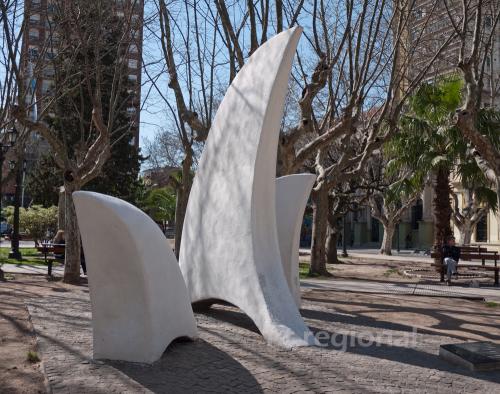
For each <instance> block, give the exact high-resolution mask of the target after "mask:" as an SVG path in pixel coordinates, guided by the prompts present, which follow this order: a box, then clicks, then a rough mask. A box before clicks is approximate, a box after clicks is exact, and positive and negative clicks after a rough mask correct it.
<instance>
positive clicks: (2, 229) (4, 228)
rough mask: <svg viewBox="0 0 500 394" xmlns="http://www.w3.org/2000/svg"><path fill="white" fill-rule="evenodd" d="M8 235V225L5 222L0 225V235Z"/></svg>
mask: <svg viewBox="0 0 500 394" xmlns="http://www.w3.org/2000/svg"><path fill="white" fill-rule="evenodd" d="M9 234H10V224H9V223H7V222H1V223H0V235H9Z"/></svg>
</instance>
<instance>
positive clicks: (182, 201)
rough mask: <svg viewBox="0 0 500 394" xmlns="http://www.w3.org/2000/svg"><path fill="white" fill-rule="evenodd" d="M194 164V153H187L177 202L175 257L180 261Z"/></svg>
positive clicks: (183, 163)
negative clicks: (183, 228)
mask: <svg viewBox="0 0 500 394" xmlns="http://www.w3.org/2000/svg"><path fill="white" fill-rule="evenodd" d="M192 164H193V156H192V152H189V151H187V152H186V156H185V158H184V160H183V162H182V185H181V187H180V188H179V189H178V190H177V200H176V202H175V256H176V257H177V259H179V252H180V250H181V241H182V227H183V226H184V218H185V216H186V209H187V204H188V200H189V193H190V192H191V185H192V179H191V166H192Z"/></svg>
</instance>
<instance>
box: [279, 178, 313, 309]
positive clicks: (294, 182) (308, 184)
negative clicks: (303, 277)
mask: <svg viewBox="0 0 500 394" xmlns="http://www.w3.org/2000/svg"><path fill="white" fill-rule="evenodd" d="M315 180H316V175H313V174H295V175H288V176H283V177H281V178H278V179H276V221H277V225H278V241H279V246H280V254H281V263H282V264H283V271H284V272H285V278H286V280H287V282H288V287H289V288H290V292H291V293H292V296H293V298H294V300H295V304H296V305H297V307H298V308H300V304H301V302H300V279H299V248H300V230H301V228H302V219H303V217H304V210H305V209H306V204H307V200H308V199H309V195H310V194H311V189H312V187H313V185H314V181H315Z"/></svg>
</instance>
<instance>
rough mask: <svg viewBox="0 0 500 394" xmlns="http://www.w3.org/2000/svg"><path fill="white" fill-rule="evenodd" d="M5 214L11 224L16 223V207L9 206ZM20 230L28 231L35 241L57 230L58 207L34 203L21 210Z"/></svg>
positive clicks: (22, 231)
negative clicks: (46, 206) (47, 206)
mask: <svg viewBox="0 0 500 394" xmlns="http://www.w3.org/2000/svg"><path fill="white" fill-rule="evenodd" d="M3 213H4V215H5V217H6V219H7V222H8V223H9V224H10V225H13V223H14V207H7V208H5V210H4V212H3ZM19 231H20V232H21V233H26V234H28V236H30V237H31V238H33V240H34V241H40V240H42V239H44V238H46V237H47V234H48V233H49V234H54V233H55V232H56V231H57V207H55V206H53V207H49V208H44V207H43V206H41V205H33V206H32V207H30V208H27V209H25V208H21V209H20V210H19Z"/></svg>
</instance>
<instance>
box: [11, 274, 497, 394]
mask: <svg viewBox="0 0 500 394" xmlns="http://www.w3.org/2000/svg"><path fill="white" fill-rule="evenodd" d="M324 293H325V292H324V291H322V294H324ZM20 296H23V297H24V298H25V301H26V303H27V304H28V307H29V311H30V314H31V318H32V321H33V325H34V327H35V330H36V333H37V337H38V342H39V351H40V353H41V356H42V360H43V366H44V369H45V373H46V375H47V378H48V381H49V384H50V388H51V390H52V392H53V393H79V394H80V393H93V394H94V393H113V392H120V393H143V392H148V393H149V392H154V393H202V392H243V393H244V392H251V393H260V392H279V393H304V392H311V393H313V392H314V393H327V392H335V393H340V392H346V393H354V392H355V393H426V392H429V393H437V392H439V393H481V394H486V393H499V392H500V373H499V372H488V373H472V372H469V371H467V370H464V369H462V368H459V367H455V366H453V365H450V364H448V363H446V362H445V361H443V360H441V359H440V358H439V357H438V356H437V354H438V349H439V345H440V344H443V343H453V342H459V341H460V340H459V339H457V338H452V337H447V336H442V335H439V334H436V333H431V334H429V333H415V332H413V331H412V330H411V329H410V328H409V327H408V326H407V325H404V324H397V323H387V322H384V321H380V322H378V321H376V320H374V319H369V318H363V317H360V316H359V315H349V314H348V313H341V312H339V311H334V310H333V309H332V308H331V307H328V305H329V304H326V303H324V302H318V301H317V300H315V298H314V297H309V299H308V300H307V299H306V301H305V302H304V303H303V308H302V314H303V316H304V317H305V319H306V321H307V323H308V325H309V326H310V327H311V328H312V330H313V331H314V332H315V333H316V335H317V336H318V338H319V339H320V340H322V343H323V344H324V346H323V347H316V348H300V349H294V350H283V349H278V348H276V347H273V346H269V345H267V344H266V343H265V342H264V341H263V339H262V337H261V336H260V335H259V333H258V332H257V330H256V328H255V326H254V325H253V323H252V322H251V321H250V320H249V319H248V318H247V317H246V316H245V315H243V314H242V313H240V312H239V310H238V309H236V308H233V307H229V306H215V307H213V308H212V309H210V310H209V311H207V312H205V313H197V314H196V318H197V321H198V326H199V331H200V338H199V339H197V340H195V341H184V342H182V341H179V342H176V343H174V344H173V345H171V346H170V347H169V348H168V350H167V351H166V352H165V354H164V356H163V357H162V359H161V360H160V361H158V362H157V363H155V364H153V365H142V364H134V363H123V362H110V361H93V360H92V358H91V357H92V331H91V323H90V317H91V315H90V302H89V294H88V289H87V287H86V286H81V287H77V288H72V289H71V290H69V288H67V287H64V286H57V285H47V284H43V283H42V284H41V286H40V287H39V288H37V289H36V292H35V291H26V292H25V293H24V294H20ZM334 296H335V295H334V293H332V297H334Z"/></svg>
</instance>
